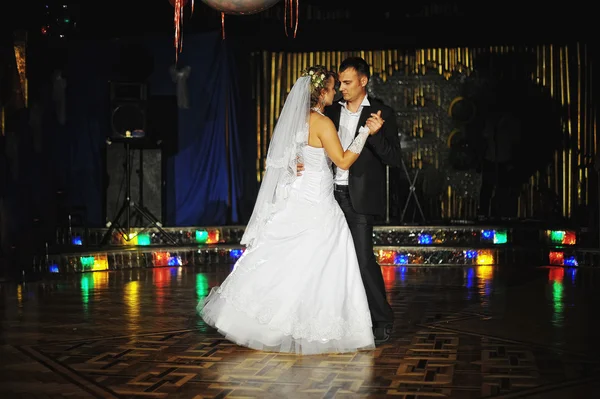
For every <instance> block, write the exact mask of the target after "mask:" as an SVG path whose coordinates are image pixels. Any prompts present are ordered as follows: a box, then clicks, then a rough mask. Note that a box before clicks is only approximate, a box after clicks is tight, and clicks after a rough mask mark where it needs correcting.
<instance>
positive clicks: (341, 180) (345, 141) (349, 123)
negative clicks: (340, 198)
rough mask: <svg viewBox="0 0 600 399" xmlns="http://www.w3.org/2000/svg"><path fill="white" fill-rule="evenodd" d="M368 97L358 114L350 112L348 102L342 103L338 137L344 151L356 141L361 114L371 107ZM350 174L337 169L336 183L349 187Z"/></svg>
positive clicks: (357, 111) (361, 104)
mask: <svg viewBox="0 0 600 399" xmlns="http://www.w3.org/2000/svg"><path fill="white" fill-rule="evenodd" d="M367 97H368V96H365V98H363V100H362V103H360V106H359V107H358V110H356V112H350V111H349V110H348V107H347V104H346V101H344V100H342V101H340V104H341V105H342V110H341V113H340V128H339V131H338V135H339V136H340V142H341V143H342V149H343V150H344V151H346V150H347V149H348V147H350V144H352V141H354V136H355V135H356V128H357V127H358V120H359V119H360V114H361V112H362V110H363V107H365V106H367V107H368V106H370V105H371V103H370V102H369V99H368V98H367ZM348 174H349V172H348V171H347V170H344V169H341V168H338V167H336V168H335V179H334V183H335V184H337V185H339V186H347V185H348Z"/></svg>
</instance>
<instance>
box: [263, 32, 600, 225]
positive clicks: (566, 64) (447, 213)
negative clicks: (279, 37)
mask: <svg viewBox="0 0 600 399" xmlns="http://www.w3.org/2000/svg"><path fill="white" fill-rule="evenodd" d="M510 53H528V54H529V55H530V56H532V57H535V59H536V67H535V71H534V72H533V73H532V76H531V79H532V80H533V81H534V82H535V83H537V84H539V85H541V86H544V87H545V88H546V89H547V90H548V91H549V93H550V95H551V96H552V97H553V98H554V99H555V100H556V101H557V102H559V103H560V104H562V105H563V106H564V107H565V108H566V115H567V116H566V120H563V121H562V124H563V130H564V137H563V142H564V143H566V144H565V146H562V148H561V149H560V150H558V151H556V152H555V154H554V160H553V162H552V164H551V165H550V166H549V167H548V170H547V175H548V177H549V178H548V179H547V181H544V180H541V179H540V176H539V173H537V174H535V175H534V176H532V177H531V178H530V179H529V182H528V183H527V184H526V185H524V186H523V187H522V190H521V191H520V195H519V206H518V216H519V217H522V218H530V217H534V215H535V214H536V207H537V206H539V201H540V200H539V198H538V197H539V196H538V193H537V192H538V191H539V190H538V188H539V185H540V184H547V185H548V188H549V189H551V190H553V191H554V192H555V193H556V196H557V197H558V198H559V200H560V206H561V212H562V216H564V217H565V218H571V216H572V215H574V213H575V212H576V210H577V208H578V207H579V206H580V205H588V204H589V201H590V200H591V199H594V198H595V193H594V192H591V191H590V189H591V190H592V191H594V190H595V187H596V186H595V183H596V178H595V176H593V173H594V170H593V168H592V167H582V166H580V165H584V164H586V162H587V163H588V164H589V160H590V159H591V160H592V161H593V159H594V157H595V154H596V153H597V136H596V113H595V108H594V106H593V93H592V68H591V66H592V62H591V60H590V56H589V53H590V52H589V50H588V47H587V45H585V44H579V43H576V44H572V45H564V46H554V45H540V46H533V47H532V46H529V47H525V46H523V47H517V46H495V47H487V48H428V49H418V50H411V51H408V50H377V51H367V50H365V51H316V52H305V53H287V52H270V51H261V52H256V53H253V54H252V66H251V67H252V70H253V76H254V82H253V90H254V92H253V97H254V99H255V102H256V140H257V159H256V172H257V174H256V178H257V181H259V182H260V180H261V176H262V174H263V173H264V168H265V161H266V154H267V150H268V147H269V139H270V135H271V133H272V131H273V127H274V125H275V123H276V121H277V117H278V115H279V113H280V111H281V108H282V106H283V103H284V101H285V98H286V96H287V94H288V93H289V91H290V90H291V87H292V85H293V84H294V82H295V81H296V79H297V78H298V76H299V75H300V72H301V71H302V70H303V69H304V68H306V67H308V66H310V65H314V64H320V65H324V66H326V67H328V68H330V69H332V70H337V67H338V66H339V65H340V63H341V61H342V60H343V59H345V58H346V57H349V56H360V57H363V58H364V59H365V60H366V61H367V62H368V63H369V64H370V65H371V73H372V74H377V75H379V76H380V78H381V79H382V80H383V81H385V80H387V79H388V78H389V77H390V76H392V75H393V74H394V72H395V71H399V70H400V71H403V72H404V75H410V74H412V75H416V76H418V75H424V74H425V73H431V71H432V70H434V71H437V73H438V74H439V75H440V76H442V77H444V78H446V79H448V78H449V77H450V76H451V75H452V74H453V73H454V72H460V73H462V74H465V75H470V74H471V73H472V72H473V65H474V60H476V59H477V57H478V55H481V54H510ZM415 101H418V100H417V99H415ZM398 123H399V126H404V128H406V127H407V124H409V125H410V124H411V123H412V124H413V125H414V126H415V127H418V126H419V123H422V121H421V122H419V121H418V120H414V121H401V120H399V121H398ZM418 130H419V129H417V128H414V129H411V130H410V131H411V132H412V133H411V134H413V135H415V134H418V133H416V132H418ZM532 151H535V149H532ZM405 156H406V157H407V158H408V159H407V160H406V161H407V163H408V164H410V165H411V166H412V167H417V168H418V167H421V164H422V162H421V159H420V157H421V156H422V154H420V153H419V154H417V153H414V154H405ZM434 165H436V167H439V163H438V162H434ZM590 183H592V184H591V185H590ZM475 197H476V196H475ZM439 206H440V207H441V209H440V211H441V215H442V217H443V218H448V219H457V218H458V219H464V218H472V217H474V216H475V211H476V208H477V204H476V200H474V199H473V198H463V197H462V196H461V195H460V193H459V192H458V190H456V189H453V187H452V185H451V184H448V186H447V187H446V189H445V190H444V194H443V195H442V196H441V198H440V205H439Z"/></svg>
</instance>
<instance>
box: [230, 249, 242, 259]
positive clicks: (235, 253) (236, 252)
mask: <svg viewBox="0 0 600 399" xmlns="http://www.w3.org/2000/svg"><path fill="white" fill-rule="evenodd" d="M243 253H244V250H243V249H232V250H231V251H229V256H231V259H239V258H240V256H242V254H243Z"/></svg>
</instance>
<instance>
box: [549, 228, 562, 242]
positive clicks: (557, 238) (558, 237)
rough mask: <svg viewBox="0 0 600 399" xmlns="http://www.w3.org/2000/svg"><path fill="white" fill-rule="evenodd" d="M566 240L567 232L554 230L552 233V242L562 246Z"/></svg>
mask: <svg viewBox="0 0 600 399" xmlns="http://www.w3.org/2000/svg"><path fill="white" fill-rule="evenodd" d="M564 238H565V232H564V231H560V230H552V231H551V232H550V241H552V242H555V243H558V244H562V242H563V239H564Z"/></svg>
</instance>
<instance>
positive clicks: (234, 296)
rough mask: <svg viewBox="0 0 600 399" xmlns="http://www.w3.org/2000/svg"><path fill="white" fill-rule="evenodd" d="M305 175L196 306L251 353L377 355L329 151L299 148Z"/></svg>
mask: <svg viewBox="0 0 600 399" xmlns="http://www.w3.org/2000/svg"><path fill="white" fill-rule="evenodd" d="M302 156H303V162H304V168H305V170H304V172H303V173H302V176H300V177H298V178H297V179H296V180H295V181H294V183H293V184H292V186H291V189H290V193H289V197H288V200H287V203H286V205H285V207H284V208H283V209H281V210H280V211H278V212H276V213H275V214H274V216H273V218H272V219H271V220H270V221H269V222H268V224H267V225H266V227H265V229H264V232H263V233H262V234H261V235H260V236H259V237H258V238H257V241H256V244H255V245H253V246H252V247H251V248H250V249H247V250H246V251H245V252H244V254H243V255H242V256H241V257H240V259H239V260H238V261H237V263H236V264H235V266H234V269H233V271H232V272H231V274H230V275H229V276H228V277H227V278H226V279H225V281H224V282H223V284H222V285H221V286H220V287H214V288H213V289H212V290H211V292H210V293H209V295H208V296H207V297H206V298H205V299H204V300H203V301H201V302H200V303H199V304H198V311H199V313H200V315H201V316H202V318H203V319H204V321H205V322H206V323H207V324H209V325H210V326H212V327H214V328H216V329H217V330H218V331H219V332H220V333H221V334H223V335H224V336H225V337H226V338H227V339H228V340H230V341H233V342H235V343H237V344H239V345H242V346H247V347H249V348H252V349H257V350H264V351H274V352H291V353H297V354H302V355H310V354H319V353H343V352H353V351H356V350H359V349H373V348H375V342H374V337H373V331H372V324H371V316H370V312H369V306H368V303H367V297H366V294H365V289H364V286H363V283H362V280H361V276H360V271H359V267H358V260H357V258H356V252H355V249H354V242H353V241H352V236H351V234H350V230H349V228H348V225H347V223H346V219H345V217H344V214H343V213H342V210H341V209H340V207H339V205H338V203H337V202H336V200H335V198H334V196H333V173H332V169H331V161H330V160H329V158H328V157H327V155H326V153H325V150H324V149H322V148H315V147H310V146H304V147H303V148H302Z"/></svg>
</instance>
